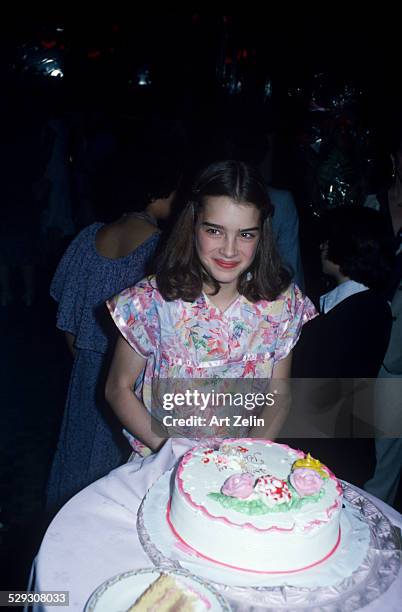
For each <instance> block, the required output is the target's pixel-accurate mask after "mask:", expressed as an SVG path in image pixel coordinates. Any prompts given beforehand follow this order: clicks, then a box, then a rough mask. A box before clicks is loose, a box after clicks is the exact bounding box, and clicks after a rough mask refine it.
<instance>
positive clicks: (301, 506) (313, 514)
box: [167, 438, 342, 573]
mask: <svg viewBox="0 0 402 612" xmlns="http://www.w3.org/2000/svg"><path fill="white" fill-rule="evenodd" d="M341 508H342V489H341V486H340V484H339V482H338V480H337V479H336V478H335V476H334V475H333V474H332V472H331V471H330V470H329V469H328V468H327V467H326V466H324V465H323V464H321V463H320V462H319V461H318V460H316V459H313V458H312V457H311V456H310V455H307V456H306V455H305V453H303V452H302V451H298V450H294V449H292V448H290V447H288V446H286V445H283V444H276V443H274V442H270V441H268V440H255V439H251V438H250V439H230V440H224V441H223V442H222V444H221V445H220V448H219V450H214V449H212V448H205V447H196V448H194V449H192V450H191V451H189V452H188V453H186V454H185V455H184V457H183V458H182V459H181V461H180V463H179V466H178V468H177V471H176V474H175V480H174V487H173V492H172V496H171V499H170V501H169V506H168V512H167V517H168V521H169V524H170V526H171V528H172V529H173V531H174V533H175V534H176V536H177V537H178V538H179V539H181V540H182V541H183V542H184V543H185V544H186V545H187V546H189V547H191V548H192V549H193V550H195V551H196V552H197V553H198V554H200V555H201V556H203V557H206V558H208V559H210V560H212V561H215V562H217V563H220V564H223V565H227V566H230V567H234V568H237V569H242V570H248V571H253V572H263V573H271V572H274V573H276V572H294V571H298V570H301V569H306V568H308V567H310V566H313V565H315V564H317V563H320V562H321V561H324V560H325V559H327V558H328V557H329V556H330V555H331V554H332V553H333V552H334V551H335V550H336V548H337V546H338V544H339V539H340V526H339V520H340V511H341Z"/></svg>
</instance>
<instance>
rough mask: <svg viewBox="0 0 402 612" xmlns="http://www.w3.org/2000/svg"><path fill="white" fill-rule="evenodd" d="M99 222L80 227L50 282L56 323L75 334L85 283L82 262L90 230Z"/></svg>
mask: <svg viewBox="0 0 402 612" xmlns="http://www.w3.org/2000/svg"><path fill="white" fill-rule="evenodd" d="M100 225H101V224H93V225H90V226H88V227H86V228H84V229H83V230H82V231H81V232H80V233H79V234H78V236H76V238H74V240H73V241H72V242H71V244H70V245H69V246H68V248H67V250H66V251H65V253H64V255H63V257H62V258H61V261H60V263H59V265H58V266H57V269H56V272H55V274H54V276H53V279H52V282H51V285H50V295H51V296H52V298H53V299H54V300H56V302H58V304H59V306H58V310H57V327H58V328H59V329H61V330H62V331H67V332H70V333H72V334H73V335H74V336H76V335H77V333H78V329H79V324H80V321H79V319H80V317H79V315H78V314H77V313H81V312H82V310H83V308H84V306H85V304H84V303H83V297H82V296H83V295H84V286H85V283H86V265H87V262H88V258H89V256H90V245H91V240H92V236H93V234H94V232H95V231H96V230H97V229H98V227H99V226H100Z"/></svg>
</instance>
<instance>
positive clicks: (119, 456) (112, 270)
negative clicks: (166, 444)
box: [46, 223, 159, 513]
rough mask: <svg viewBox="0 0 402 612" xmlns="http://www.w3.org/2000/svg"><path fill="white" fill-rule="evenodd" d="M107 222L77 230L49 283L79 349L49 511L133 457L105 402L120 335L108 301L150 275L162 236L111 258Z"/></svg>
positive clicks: (62, 322) (62, 323) (61, 324)
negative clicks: (104, 239) (103, 236)
mask: <svg viewBox="0 0 402 612" xmlns="http://www.w3.org/2000/svg"><path fill="white" fill-rule="evenodd" d="M102 226H103V224H102V223H93V224H92V225H90V226H88V227H86V228H85V229H83V230H82V231H81V232H80V233H79V234H78V236H77V237H76V238H75V239H74V240H73V242H72V243H71V244H70V246H69V247H68V249H67V251H66V252H65V254H64V256H63V258H62V260H61V261H60V264H59V266H58V268H57V270H56V273H55V275H54V278H53V281H52V284H51V288H50V294H51V296H52V297H53V298H54V299H55V300H56V301H57V302H58V303H59V307H58V312H57V327H58V328H59V329H60V330H62V331H64V332H70V333H71V334H73V335H74V337H75V349H76V356H75V359H74V364H73V369H72V373H71V379H70V384H69V389H68V395H67V402H66V406H65V411H64V417H63V422H62V427H61V433H60V438H59V442H58V445H57V450H56V454H55V457H54V460H53V465H52V469H51V473H50V478H49V481H48V485H47V491H46V508H47V510H48V511H49V512H52V513H53V512H55V511H57V510H58V509H59V508H60V507H61V506H62V505H63V504H64V503H65V502H66V501H68V499H70V498H71V497H72V496H73V495H75V494H76V493H77V492H78V491H80V490H81V489H83V488H84V487H86V486H87V485H89V484H90V483H92V482H94V481H95V480H97V479H98V478H101V477H102V476H105V475H106V474H107V473H108V472H109V471H110V470H112V469H114V468H116V467H118V466H119V465H121V464H122V463H123V462H124V461H125V460H127V457H128V452H127V449H128V448H129V447H128V445H127V441H126V440H125V438H124V437H123V436H122V434H121V430H122V427H121V425H120V423H119V422H118V420H117V418H116V417H115V415H114V413H113V411H112V409H111V408H110V406H109V405H108V404H107V402H106V400H105V399H104V388H105V380H106V375H107V371H108V368H109V363H110V358H111V354H112V349H113V347H114V343H115V341H116V338H117V336H118V332H117V330H116V328H115V326H114V325H113V322H112V321H111V319H110V316H109V313H108V311H107V308H106V306H105V301H106V300H107V299H108V298H110V297H112V296H113V295H115V294H116V293H119V292H121V291H122V290H123V289H125V288H126V287H129V286H132V285H134V284H135V283H137V282H138V281H139V280H140V279H142V278H143V277H144V276H145V274H146V264H147V263H148V261H149V259H150V258H151V256H152V255H153V254H154V252H155V249H156V246H157V244H158V241H159V234H158V233H155V234H153V235H152V236H150V237H149V238H148V240H146V241H145V242H144V243H143V244H142V245H140V246H139V247H138V248H137V249H136V250H135V251H133V252H132V253H130V254H129V255H127V256H126V257H120V258H118V259H108V258H106V257H103V256H102V255H100V254H99V253H98V252H97V250H96V246H95V237H96V234H97V232H98V230H99V229H100V228H101V227H102ZM133 384H134V381H133Z"/></svg>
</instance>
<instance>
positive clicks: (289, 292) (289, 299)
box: [255, 283, 306, 314]
mask: <svg viewBox="0 0 402 612" xmlns="http://www.w3.org/2000/svg"><path fill="white" fill-rule="evenodd" d="M304 299H306V298H305V297H304V295H303V292H302V291H301V289H300V288H299V287H298V285H296V284H295V283H290V284H289V285H288V286H287V287H286V288H285V289H283V291H281V293H279V295H278V296H277V297H276V298H275V299H273V300H265V299H263V300H259V301H258V302H256V303H255V306H256V309H257V310H258V312H259V313H260V314H264V313H266V314H272V313H273V312H276V311H277V312H281V311H282V308H283V306H284V305H285V304H294V303H295V302H297V301H300V300H304Z"/></svg>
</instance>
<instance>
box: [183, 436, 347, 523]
mask: <svg viewBox="0 0 402 612" xmlns="http://www.w3.org/2000/svg"><path fill="white" fill-rule="evenodd" d="M230 442H236V443H238V444H241V443H242V442H243V443H244V442H250V443H255V442H260V443H263V444H265V446H280V447H282V448H285V449H286V450H289V451H292V452H294V453H296V455H297V456H298V457H300V458H301V459H302V458H304V457H305V456H306V455H305V453H304V452H303V451H301V450H296V449H293V448H291V447H290V446H288V445H287V444H279V443H277V442H272V441H271V440H264V439H263V438H224V439H222V443H230ZM199 448H203V447H200V446H196V447H194V448H193V449H191V450H190V451H188V452H187V453H186V454H185V455H184V456H183V458H182V460H181V461H180V463H179V467H178V469H177V474H176V478H177V481H178V488H179V491H180V493H181V495H183V497H184V498H185V499H186V500H187V502H188V503H189V504H190V506H192V507H193V508H195V509H196V510H197V511H200V512H202V513H203V514H204V515H205V516H207V517H208V518H209V519H210V520H212V521H219V522H221V523H225V524H227V525H230V526H232V525H233V526H236V527H242V528H245V529H251V530H252V531H258V532H267V531H285V532H290V531H293V530H294V528H295V524H293V526H292V527H291V528H290V529H286V528H285V527H277V526H276V525H274V526H272V527H268V528H267V529H260V528H258V527H256V526H255V525H252V524H251V523H242V524H239V523H233V522H232V521H230V520H229V519H228V518H227V517H226V516H214V515H213V514H211V513H210V512H208V510H207V509H206V508H205V507H204V506H201V505H200V504H197V503H196V502H195V501H194V500H193V498H192V497H191V494H190V493H188V492H187V491H185V490H184V484H183V479H182V473H183V470H184V467H185V466H186V465H187V463H188V462H189V461H190V460H191V458H192V456H193V454H194V451H196V450H198V449H199ZM324 467H325V470H326V472H327V473H328V476H329V478H330V480H334V481H335V483H336V491H337V493H338V495H339V497H338V499H335V501H334V502H333V504H331V506H329V507H328V508H326V509H325V514H326V519H314V520H312V521H310V522H309V523H307V524H306V525H304V527H303V531H311V530H312V529H313V528H314V527H316V526H318V525H322V524H325V523H328V522H329V521H330V519H331V517H332V515H333V514H334V512H335V511H336V510H337V509H338V508H340V507H341V499H342V495H343V491H342V487H341V485H340V482H339V480H338V479H337V478H336V476H335V475H334V474H333V472H331V470H329V469H328V468H327V466H324Z"/></svg>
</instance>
